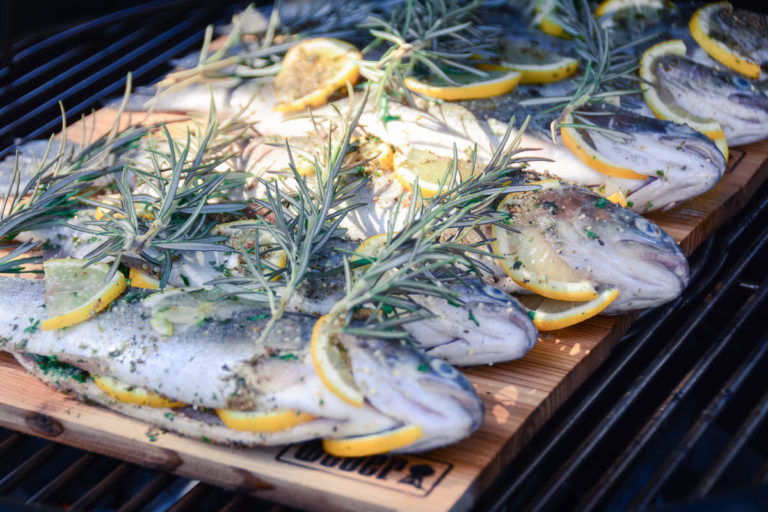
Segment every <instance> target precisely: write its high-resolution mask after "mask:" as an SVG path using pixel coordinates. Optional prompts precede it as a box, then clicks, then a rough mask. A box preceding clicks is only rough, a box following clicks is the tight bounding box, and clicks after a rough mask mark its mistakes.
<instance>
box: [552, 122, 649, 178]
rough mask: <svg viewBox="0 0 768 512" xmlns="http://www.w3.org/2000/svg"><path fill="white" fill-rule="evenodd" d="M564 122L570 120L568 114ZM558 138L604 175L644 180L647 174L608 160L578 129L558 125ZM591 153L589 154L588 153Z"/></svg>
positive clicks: (590, 166) (575, 154) (584, 161)
mask: <svg viewBox="0 0 768 512" xmlns="http://www.w3.org/2000/svg"><path fill="white" fill-rule="evenodd" d="M565 122H566V123H567V122H572V120H570V116H568V117H567V118H566V120H565ZM560 138H561V140H562V141H563V144H564V145H565V147H567V148H568V150H569V151H570V152H571V153H573V155H574V156H575V157H576V158H578V159H579V160H581V161H582V163H584V164H585V165H586V166H587V167H589V168H590V169H593V170H595V171H597V172H599V173H600V174H605V175H606V176H612V177H614V178H625V179H629V180H646V179H648V176H646V175H645V174H640V173H639V172H635V171H633V170H632V169H630V168H628V167H624V166H622V165H619V164H617V163H616V162H613V161H611V160H609V159H608V158H605V157H603V156H602V155H600V154H599V153H598V152H597V151H596V150H595V149H593V148H591V147H590V146H589V145H588V144H587V143H586V141H585V140H584V139H583V137H582V136H581V135H580V134H579V132H578V129H576V128H573V127H570V126H562V127H560ZM590 153H591V154H590Z"/></svg>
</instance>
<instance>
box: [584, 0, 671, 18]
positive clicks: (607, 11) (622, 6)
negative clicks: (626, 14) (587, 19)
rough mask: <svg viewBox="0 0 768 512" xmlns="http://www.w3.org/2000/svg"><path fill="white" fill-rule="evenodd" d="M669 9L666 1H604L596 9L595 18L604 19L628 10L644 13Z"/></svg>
mask: <svg viewBox="0 0 768 512" xmlns="http://www.w3.org/2000/svg"><path fill="white" fill-rule="evenodd" d="M668 7H669V6H668V4H667V3H666V2H665V1H664V0H604V1H603V2H601V3H600V5H598V6H597V9H595V16H597V17H598V18H602V17H603V16H608V15H611V14H613V13H615V12H618V11H623V10H626V9H632V10H634V11H638V12H642V11H644V10H654V11H661V10H665V9H667V8H668Z"/></svg>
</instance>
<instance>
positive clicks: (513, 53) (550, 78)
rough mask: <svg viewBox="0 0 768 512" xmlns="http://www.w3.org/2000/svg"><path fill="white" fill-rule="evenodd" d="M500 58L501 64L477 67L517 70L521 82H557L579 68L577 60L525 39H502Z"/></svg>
mask: <svg viewBox="0 0 768 512" xmlns="http://www.w3.org/2000/svg"><path fill="white" fill-rule="evenodd" d="M500 60H501V64H479V65H478V67H479V68H480V69H483V70H488V71H501V70H505V69H511V70H513V71H518V72H519V73H520V83H521V84H540V83H549V82H557V81H559V80H562V79H563V78H567V77H569V76H571V75H572V74H574V73H575V72H576V70H577V69H578V68H579V61H578V60H576V59H572V58H571V57H565V56H563V55H560V54H559V53H555V52H553V51H550V50H547V49H546V48H542V47H541V46H535V45H533V44H531V43H529V42H527V41H512V40H507V41H504V42H503V43H502V44H501V57H500Z"/></svg>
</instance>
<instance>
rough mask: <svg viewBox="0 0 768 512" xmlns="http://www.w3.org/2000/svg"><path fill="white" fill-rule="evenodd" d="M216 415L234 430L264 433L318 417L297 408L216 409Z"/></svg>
mask: <svg viewBox="0 0 768 512" xmlns="http://www.w3.org/2000/svg"><path fill="white" fill-rule="evenodd" d="M216 415H217V416H218V417H219V419H220V420H221V421H222V423H224V425H226V426H227V428H230V429H232V430H237V431H241V432H262V433H272V432H280V431H282V430H287V429H289V428H292V427H295V426H297V425H301V424H302V423H307V422H309V421H312V420H314V419H316V416H314V415H312V414H309V413H306V412H299V411H296V410H286V411H276V412H272V413H254V412H251V411H236V410H229V409H216ZM249 416H250V417H249Z"/></svg>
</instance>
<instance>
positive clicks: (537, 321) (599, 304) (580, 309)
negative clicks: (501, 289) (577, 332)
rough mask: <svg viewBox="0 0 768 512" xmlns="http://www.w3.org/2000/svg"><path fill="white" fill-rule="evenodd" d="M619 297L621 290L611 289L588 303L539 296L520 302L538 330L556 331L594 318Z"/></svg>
mask: <svg viewBox="0 0 768 512" xmlns="http://www.w3.org/2000/svg"><path fill="white" fill-rule="evenodd" d="M618 296H619V290H617V289H615V288H609V289H607V290H605V291H603V292H602V293H600V295H598V296H597V297H595V298H594V299H592V300H590V301H587V302H576V301H561V300H552V299H547V298H545V297H539V296H537V295H521V296H519V297H518V300H519V301H520V302H521V303H522V304H523V306H525V307H526V308H528V311H529V314H531V317H532V318H533V325H535V326H536V328H537V329H538V330H540V331H554V330H556V329H563V328H565V327H569V326H571V325H575V324H578V323H580V322H583V321H584V320H586V319H587V318H592V317H593V316H595V315H597V314H599V313H600V312H601V311H602V310H604V309H605V308H607V307H608V305H609V304H610V303H611V302H613V301H614V300H615V299H616V297H618Z"/></svg>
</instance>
